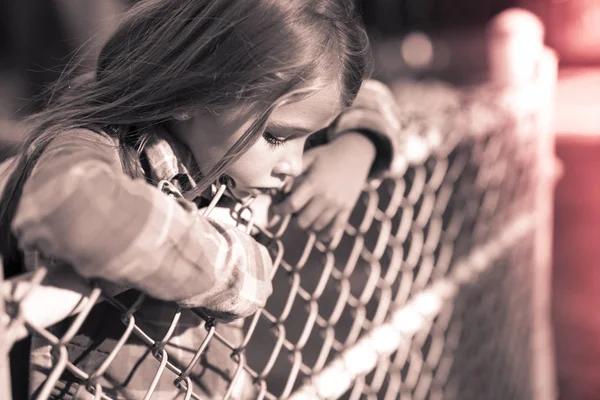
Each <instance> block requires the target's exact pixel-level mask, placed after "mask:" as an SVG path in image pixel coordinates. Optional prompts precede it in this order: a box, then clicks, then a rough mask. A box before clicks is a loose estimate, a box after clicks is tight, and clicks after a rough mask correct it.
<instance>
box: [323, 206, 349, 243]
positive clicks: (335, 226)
mask: <svg viewBox="0 0 600 400" xmlns="http://www.w3.org/2000/svg"><path fill="white" fill-rule="evenodd" d="M350 213H351V211H342V212H340V213H339V214H338V215H336V217H335V219H334V220H333V221H332V222H331V223H330V224H329V226H327V228H326V229H325V230H324V231H323V232H322V234H321V236H322V237H324V238H326V239H329V240H330V239H333V238H334V237H335V235H337V234H338V233H339V232H340V231H342V232H343V231H344V230H345V229H346V225H347V224H348V219H349V218H350Z"/></svg>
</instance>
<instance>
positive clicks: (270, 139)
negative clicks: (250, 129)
mask: <svg viewBox="0 0 600 400" xmlns="http://www.w3.org/2000/svg"><path fill="white" fill-rule="evenodd" d="M263 137H264V138H265V140H266V141H267V143H268V144H269V146H271V147H279V146H283V144H284V143H285V140H282V139H279V138H276V137H275V136H273V135H272V134H270V133H269V132H265V133H263Z"/></svg>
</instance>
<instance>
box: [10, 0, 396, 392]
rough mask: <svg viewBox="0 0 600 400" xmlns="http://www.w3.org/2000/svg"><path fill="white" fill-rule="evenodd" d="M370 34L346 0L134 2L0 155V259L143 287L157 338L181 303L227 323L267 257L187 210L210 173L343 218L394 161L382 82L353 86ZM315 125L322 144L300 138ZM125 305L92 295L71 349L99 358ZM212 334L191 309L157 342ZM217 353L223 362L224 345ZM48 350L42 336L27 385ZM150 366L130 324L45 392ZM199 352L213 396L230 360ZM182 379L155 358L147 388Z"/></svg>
mask: <svg viewBox="0 0 600 400" xmlns="http://www.w3.org/2000/svg"><path fill="white" fill-rule="evenodd" d="M367 48H368V43H367V40H366V36H365V33H364V30H363V29H362V27H361V25H360V23H359V22H358V19H357V16H356V14H355V10H354V9H353V7H352V2H351V1H350V0H347V1H346V0H345V1H342V0H310V1H290V2H280V1H276V0H243V1H233V0H144V1H141V2H139V4H137V5H136V6H135V7H133V8H132V9H131V10H130V11H129V12H128V13H127V14H126V15H125V17H124V19H123V21H122V22H121V24H120V26H119V28H118V29H117V31H116V32H115V33H114V35H113V36H112V37H111V38H110V39H109V40H108V42H107V43H106V44H105V45H104V47H103V49H102V51H101V54H100V56H99V59H98V62H97V69H96V71H95V72H94V74H93V76H88V77H85V78H82V79H78V80H75V81H73V80H70V81H66V82H74V83H70V84H69V83H67V84H65V85H63V87H61V88H60V89H59V90H58V91H57V92H56V93H55V95H54V96H53V99H51V101H50V103H49V105H48V107H47V108H46V110H45V111H43V112H42V113H40V114H38V115H36V116H35V117H34V119H33V120H32V123H33V126H34V129H33V132H32V134H31V136H30V137H29V139H28V140H27V142H26V143H25V145H24V147H23V151H22V152H21V154H20V155H19V156H18V158H17V159H15V160H12V161H11V162H10V163H9V164H6V165H4V167H5V168H6V169H7V170H8V172H9V173H10V176H9V178H8V180H7V181H6V182H3V186H4V189H3V197H2V201H1V204H0V209H1V210H2V214H1V219H0V227H1V232H0V252H1V254H2V256H3V259H4V261H5V271H7V272H8V274H15V273H19V272H21V271H22V270H23V268H25V267H29V268H32V267H33V268H35V267H39V266H40V265H44V266H46V267H48V268H49V269H50V270H53V269H61V268H62V269H64V268H72V269H74V270H75V271H76V272H77V273H78V274H79V275H81V276H83V277H86V278H90V279H95V280H98V281H100V282H101V284H102V285H103V286H104V287H106V288H111V285H119V286H121V287H125V288H129V289H130V290H128V291H126V292H125V293H123V294H121V295H119V301H121V302H122V303H124V304H131V302H132V301H133V300H135V299H136V298H137V297H138V294H139V292H143V293H146V294H147V295H148V296H149V297H148V298H147V300H145V301H144V302H143V303H142V305H141V306H140V308H139V310H138V311H137V312H136V314H135V317H136V324H139V325H143V326H144V329H145V332H146V333H148V335H149V336H150V337H152V338H153V339H154V340H160V338H161V337H163V336H164V335H165V333H166V331H167V330H168V328H169V324H170V322H171V320H172V318H173V315H174V314H175V312H176V309H177V307H178V306H180V307H184V308H185V309H195V308H201V309H202V310H203V311H204V312H205V313H206V314H208V315H209V316H212V317H215V318H217V319H220V320H225V321H231V320H235V319H238V318H243V317H246V316H248V315H251V314H252V313H254V312H255V311H257V310H258V309H259V308H260V307H262V306H263V305H264V304H265V301H266V299H267V297H268V296H269V294H270V293H271V283H270V277H271V275H272V273H273V271H272V261H271V259H270V257H269V254H268V252H267V250H266V249H265V248H264V247H263V246H262V245H260V244H259V243H257V242H256V241H255V240H254V239H253V238H252V237H251V236H249V235H247V234H246V233H244V232H242V231H241V230H238V229H237V228H235V227H232V226H230V225H229V224H228V223H227V222H221V221H218V220H215V219H211V218H210V217H203V216H202V215H201V214H200V213H199V212H198V209H197V207H200V208H202V207H205V206H206V204H207V199H209V198H210V196H211V185H213V184H215V183H217V184H219V183H226V184H227V191H228V195H229V196H230V197H232V198H235V199H238V200H241V201H245V199H247V198H249V197H254V196H257V195H259V194H272V193H275V192H276V191H280V190H281V189H282V188H283V187H284V185H287V184H288V183H289V182H290V181H291V180H292V179H294V178H296V179H295V181H294V184H293V189H292V192H291V194H290V195H289V196H288V197H287V199H286V200H285V201H283V202H282V203H281V204H278V205H277V206H276V211H277V212H279V213H282V214H286V213H295V214H296V215H297V217H298V223H299V224H300V225H301V226H302V227H304V228H306V229H311V230H312V231H314V232H317V233H319V234H321V235H322V236H323V237H329V236H331V235H332V234H333V233H335V232H336V230H338V229H340V228H341V227H343V226H344V224H345V222H346V220H347V218H348V215H349V212H350V210H351V209H352V207H353V205H354V203H355V201H356V199H357V198H358V195H359V193H360V191H361V189H362V187H363V185H364V182H365V180H366V179H367V178H368V177H369V176H377V175H378V174H380V173H382V172H383V171H384V170H385V169H386V168H387V169H388V170H389V169H391V170H394V169H400V168H401V165H402V160H401V159H399V157H396V156H394V154H395V152H396V149H397V147H398V135H397V133H398V130H399V129H400V127H399V125H398V122H397V121H396V120H395V117H394V115H395V114H394V101H393V99H392V97H391V94H390V92H389V91H388V90H387V88H386V87H385V86H383V85H382V84H380V83H378V82H374V81H366V82H364V84H362V87H361V83H362V81H363V79H364V76H365V73H366V65H367V64H366V51H367ZM75 82H76V83H75ZM359 89H360V90H359ZM353 101H354V104H353ZM351 104H353V105H352V107H350V106H351ZM317 132H319V135H316V136H317V137H320V138H321V139H325V140H317V141H321V142H323V141H324V142H326V144H323V145H322V146H319V147H317V148H315V149H313V150H310V151H307V152H306V153H304V150H305V145H306V142H307V138H308V137H309V136H310V135H311V134H313V133H317ZM376 155H377V157H376ZM303 159H304V160H303ZM159 183H160V184H161V187H162V188H166V189H167V192H169V193H171V194H175V195H176V196H175V198H173V197H172V196H168V195H166V194H165V193H163V191H161V190H160V189H159V188H157V187H156V186H157V185H158V184H159ZM180 193H181V194H182V196H183V197H184V198H183V199H181V198H180V199H178V198H177V195H178V194H180ZM33 256H35V257H33ZM31 259H35V260H37V262H36V265H34V266H31V265H29V264H28V263H27V262H26V260H31ZM113 289H114V287H113ZM117 291H118V290H117ZM119 316H120V312H119V311H118V310H116V309H115V308H114V307H112V306H109V305H107V304H105V303H103V304H100V305H97V306H96V307H95V308H94V310H93V311H92V313H91V314H90V316H89V317H88V318H87V320H86V322H85V324H84V325H83V326H82V328H81V329H80V331H79V333H78V334H77V336H75V338H74V339H73V340H72V341H71V342H70V343H69V345H68V350H69V359H70V361H71V362H72V363H74V364H75V365H76V366H77V367H78V368H80V369H81V370H82V371H84V372H86V373H88V374H91V373H93V372H94V371H96V370H97V369H98V367H99V366H100V365H101V364H102V362H103V361H104V360H105V359H106V357H107V354H108V353H109V352H110V351H111V350H112V349H113V348H114V346H115V343H116V342H117V341H118V339H119V338H120V337H121V335H122V333H123V331H124V329H125V328H124V326H123V324H122V323H121V321H120V318H119ZM52 329H53V330H54V333H55V334H57V335H58V336H59V337H60V335H61V334H62V333H64V331H65V327H64V326H61V324H58V325H56V326H54V327H53V328H52ZM205 336H206V330H205V329H204V327H203V321H202V320H201V319H200V318H199V317H198V316H197V314H195V313H193V312H190V311H187V310H184V312H183V313H182V314H181V317H180V320H179V323H178V325H177V328H176V331H175V333H174V334H173V336H172V338H171V340H170V341H169V343H168V344H167V345H166V347H165V349H166V350H167V353H168V355H169V361H170V362H171V363H173V364H175V365H178V366H179V367H181V368H185V366H186V365H187V364H188V363H189V361H190V360H191V359H192V357H193V355H194V353H195V352H196V350H197V349H198V348H199V347H200V344H201V343H202V340H203V339H204V337H205ZM212 356H214V357H217V358H218V357H219V356H221V359H217V361H216V364H222V365H218V366H219V367H221V368H225V369H226V368H228V366H227V365H223V364H224V363H225V360H226V358H227V356H228V355H223V354H216V355H215V354H213V355H212ZM207 357H208V358H210V357H211V352H210V351H209V352H208V353H207ZM205 361H206V360H205ZM208 361H209V362H210V360H208ZM56 362H57V361H56V357H55V354H54V353H53V352H52V348H51V346H50V345H49V344H48V343H47V342H46V341H45V340H44V339H42V338H40V337H36V336H34V337H33V339H32V351H31V368H30V370H31V376H30V379H31V382H30V390H31V392H32V394H33V395H35V394H36V393H37V392H38V391H39V390H40V387H41V385H42V384H43V382H44V380H45V379H46V378H47V375H48V374H49V373H50V371H51V369H52V366H53V365H55V364H56ZM159 364H160V363H159V361H158V360H157V359H156V358H155V357H153V356H152V354H151V351H150V350H149V349H148V347H147V346H146V345H144V344H143V343H142V342H141V341H140V340H139V339H137V338H136V336H135V335H132V336H131V337H130V338H129V339H128V340H127V343H126V344H125V345H124V347H123V348H122V349H121V351H120V352H119V353H118V354H117V356H116V358H115V359H114V360H113V361H112V362H111V363H110V364H109V366H108V368H107V369H106V371H105V372H104V374H102V375H101V376H100V377H98V379H97V381H94V382H81V381H78V380H77V379H76V377H74V376H72V375H70V374H69V373H64V374H63V376H62V377H61V379H60V381H59V383H58V384H57V386H56V388H55V390H54V391H53V393H52V396H53V397H54V398H85V397H86V396H90V397H91V396H92V394H91V393H89V392H88V390H86V386H88V387H90V386H93V384H94V383H100V384H101V385H102V387H103V389H104V394H106V395H108V396H111V397H114V398H127V399H131V398H142V397H143V396H144V395H145V393H146V391H147V390H148V387H149V385H150V382H151V381H152V379H153V377H154V375H155V374H156V371H157V369H158V367H159ZM213 364H214V363H213ZM205 366H206V364H205V363H202V364H201V365H198V366H197V368H196V369H195V370H194V371H193V373H192V375H191V376H190V377H191V379H192V383H193V385H194V392H195V393H197V394H200V395H201V396H206V397H209V398H214V397H218V396H220V395H223V394H224V392H225V390H226V387H227V382H226V377H227V376H228V375H229V376H231V372H232V371H225V372H224V373H221V372H219V371H217V372H213V371H211V370H210V368H206V367H205ZM222 375H224V376H225V377H223V376H222ZM176 377H177V376H176V375H175V374H173V373H172V372H171V371H168V370H167V371H165V373H164V374H163V375H162V376H161V379H160V381H159V382H158V386H157V388H156V391H155V392H154V393H155V394H154V396H153V398H158V399H163V398H165V399H172V398H179V397H178V396H181V398H183V397H184V394H183V393H182V392H180V390H179V389H177V388H176V387H175V386H174V385H173V381H174V380H175V378H176ZM223 382H225V383H223Z"/></svg>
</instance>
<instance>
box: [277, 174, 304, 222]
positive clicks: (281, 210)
mask: <svg viewBox="0 0 600 400" xmlns="http://www.w3.org/2000/svg"><path fill="white" fill-rule="evenodd" d="M313 193H314V190H313V185H312V184H311V183H310V180H308V179H304V180H302V181H300V183H299V184H298V186H296V187H295V188H293V189H292V191H291V193H290V194H289V195H288V197H286V198H285V199H284V200H283V201H282V202H281V203H279V204H276V205H274V206H273V212H275V213H277V214H280V215H287V214H294V213H297V212H299V211H300V210H301V209H302V208H304V207H305V206H306V204H307V203H308V202H309V200H310V199H312V197H313Z"/></svg>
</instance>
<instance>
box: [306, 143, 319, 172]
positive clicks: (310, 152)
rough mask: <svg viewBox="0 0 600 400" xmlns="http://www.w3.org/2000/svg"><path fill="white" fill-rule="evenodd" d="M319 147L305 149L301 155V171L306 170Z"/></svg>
mask: <svg viewBox="0 0 600 400" xmlns="http://www.w3.org/2000/svg"><path fill="white" fill-rule="evenodd" d="M317 150H319V148H316V149H311V150H307V151H305V152H304V154H303V155H302V173H304V172H306V171H307V170H308V169H309V168H310V167H311V166H312V164H313V163H314V162H315V159H316V158H317V155H318V152H317Z"/></svg>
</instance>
